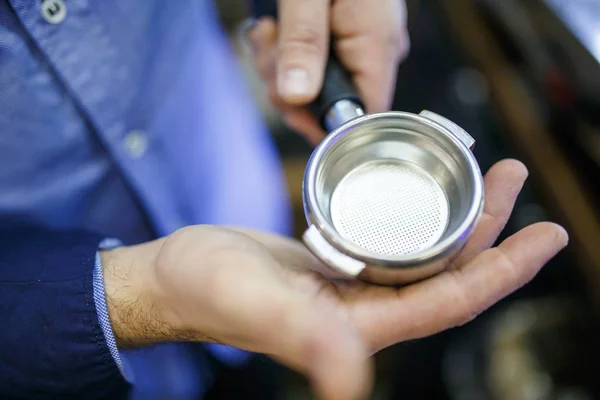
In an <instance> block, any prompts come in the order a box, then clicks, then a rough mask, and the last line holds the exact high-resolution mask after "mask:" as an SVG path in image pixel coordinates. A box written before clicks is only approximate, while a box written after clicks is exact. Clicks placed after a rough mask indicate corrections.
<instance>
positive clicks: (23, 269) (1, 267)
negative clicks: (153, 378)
mask: <svg viewBox="0 0 600 400" xmlns="http://www.w3.org/2000/svg"><path fill="white" fill-rule="evenodd" d="M103 239H104V238H103V237H102V236H101V235H96V234H93V233H90V232H57V231H48V230H44V229H40V228H37V227H31V228H22V227H19V228H18V229H14V228H7V227H5V226H2V225H0V327H1V329H0V397H1V398H14V397H18V398H67V397H69V398H70V397H76V398H86V399H96V398H98V399H103V398H116V399H118V398H122V397H125V396H126V395H127V392H128V391H129V389H130V387H129V385H128V383H127V382H126V380H125V379H123V375H122V374H121V372H120V371H119V367H118V366H117V364H116V362H115V359H114V358H113V356H112V354H111V350H110V349H109V346H108V344H107V341H106V339H105V337H104V332H103V330H102V327H101V325H100V322H99V314H98V311H97V308H96V306H95V304H94V289H93V286H94V285H93V276H94V269H95V268H94V267H95V265H96V263H95V261H96V260H95V257H94V256H95V255H96V254H97V251H98V248H99V247H98V246H99V244H100V243H101V242H102V241H103Z"/></svg>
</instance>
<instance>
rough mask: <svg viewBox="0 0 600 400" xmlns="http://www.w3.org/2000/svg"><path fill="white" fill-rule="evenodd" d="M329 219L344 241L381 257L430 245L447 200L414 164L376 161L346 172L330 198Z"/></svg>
mask: <svg viewBox="0 0 600 400" xmlns="http://www.w3.org/2000/svg"><path fill="white" fill-rule="evenodd" d="M330 209H331V221H332V224H333V226H334V228H335V229H336V230H337V231H338V233H339V234H340V235H341V236H342V237H343V238H345V239H347V240H349V241H352V242H354V243H355V244H356V245H358V246H361V247H362V248H364V249H366V250H369V251H372V252H374V253H380V254H382V255H396V254H409V253H414V252H416V251H419V250H422V249H424V248H427V247H430V246H432V245H434V244H435V243H436V242H437V241H438V240H439V239H440V237H442V235H443V234H444V231H445V230H446V226H447V224H448V200H447V199H446V195H445V194H444V191H443V190H442V188H441V186H440V185H439V184H438V183H437V181H436V180H435V179H434V178H433V177H432V176H431V175H429V174H428V173H427V172H425V171H424V170H423V169H422V168H420V167H419V166H418V165H416V164H413V163H406V162H403V161H397V160H376V161H372V162H368V163H365V164H363V165H360V166H359V167H357V168H355V169H354V170H352V171H350V172H349V173H348V174H347V175H346V176H345V177H344V179H342V181H341V182H340V183H339V184H338V185H337V187H336V188H335V190H334V192H333V195H332V197H331V206H330Z"/></svg>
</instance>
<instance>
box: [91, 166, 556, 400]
mask: <svg viewBox="0 0 600 400" xmlns="http://www.w3.org/2000/svg"><path fill="white" fill-rule="evenodd" d="M526 177H527V170H526V169H525V167H524V166H523V165H522V164H521V163H520V162H518V161H514V160H505V161H502V162H500V163H498V164H496V165H495V166H494V167H492V168H491V169H490V171H489V172H488V173H487V174H486V176H485V197H486V199H487V200H486V204H485V208H484V213H483V216H482V219H481V220H480V223H479V225H478V226H477V228H476V230H475V232H474V234H473V236H472V238H471V239H470V240H469V241H468V243H467V244H466V246H465V248H464V250H463V251H462V253H461V254H460V255H459V256H458V258H457V259H456V261H455V262H454V264H453V265H451V266H450V268H449V269H448V270H447V271H445V272H443V273H441V274H439V275H437V276H435V277H433V278H431V279H428V280H425V281H422V282H419V283H416V284H413V285H409V286H406V287H404V288H401V289H397V288H392V287H381V286H374V285H368V284H365V283H362V282H348V281H344V282H339V281H332V280H329V279H326V277H325V276H323V275H321V274H319V273H316V272H315V271H325V270H326V269H324V266H323V265H322V264H321V263H320V262H319V261H318V260H317V259H316V258H315V257H314V256H313V255H312V254H311V253H310V252H309V251H308V250H307V249H306V248H305V247H304V246H303V245H302V244H301V243H299V242H297V241H295V240H292V239H287V238H283V237H279V236H275V235H270V234H266V233H261V232H256V231H252V230H246V229H236V228H232V229H226V228H218V227H213V226H192V227H188V228H184V229H182V230H180V231H178V232H176V233H174V234H173V235H171V236H169V237H167V238H165V239H160V240H157V241H155V242H150V243H146V244H142V245H139V246H133V247H123V248H118V249H115V250H111V251H107V252H104V253H103V254H102V259H103V267H104V271H105V273H104V274H105V285H106V293H107V298H108V306H109V314H110V318H111V322H112V326H113V330H114V332H115V336H116V338H117V343H118V344H119V345H120V346H139V345H142V344H147V343H156V342H164V341H173V340H195V341H212V342H219V343H224V344H228V345H232V346H235V347H239V348H243V349H246V350H250V351H253V352H260V353H265V354H268V355H271V356H272V357H274V358H276V359H277V360H280V361H282V362H283V363H285V364H286V365H288V366H291V367H292V368H295V369H297V370H298V371H300V372H302V373H305V374H306V375H307V376H308V377H309V378H310V379H311V382H312V384H313V387H314V388H315V391H316V393H317V394H318V396H319V398H321V399H325V400H336V399H339V400H348V399H360V398H365V394H366V393H368V392H369V390H370V387H371V384H372V366H371V365H370V361H369V357H368V356H369V355H371V354H373V353H374V352H377V351H378V350H381V349H383V348H385V347H388V346H391V345H393V344H395V343H398V342H402V341H405V340H409V339H415V338H419V337H423V336H427V335H432V334H435V333H437V332H440V331H442V330H445V329H448V328H451V327H455V326H457V325H462V324H464V323H466V322H468V321H470V320H471V319H473V318H474V317H475V316H477V315H478V314H479V313H481V312H482V311H484V310H486V309H487V308H488V307H490V306H491V305H493V304H494V303H496V302H497V301H499V300H500V299H502V298H503V297H505V296H507V295H508V294H510V293H511V292H513V291H514V290H516V289H518V288H520V287H521V286H523V285H524V284H525V283H527V282H528V281H529V280H531V279H532V278H533V277H534V276H535V275H536V273H537V272H538V271H539V270H540V268H541V267H542V266H543V265H544V264H545V263H546V262H547V261H548V260H549V259H551V258H552V257H553V256H554V255H555V254H556V253H557V252H558V251H560V250H561V249H562V248H563V247H565V246H566V244H567V241H568V237H567V234H566V232H565V231H564V229H562V228H561V227H560V226H557V225H555V224H552V223H546V222H544V223H538V224H535V225H532V226H529V227H527V228H525V229H523V230H521V231H520V232H517V233H516V234H514V235H513V236H511V237H509V238H508V239H506V240H505V241H504V242H502V243H501V244H500V245H499V246H498V247H496V248H490V247H491V246H492V245H493V244H494V242H495V241H496V239H497V238H498V236H499V234H500V233H501V231H502V230H503V228H504V226H505V224H506V222H507V220H508V218H509V216H510V214H511V211H512V208H513V205H514V202H515V199H516V197H517V195H518V193H519V192H520V190H521V187H522V185H523V182H524V181H525V179H526Z"/></svg>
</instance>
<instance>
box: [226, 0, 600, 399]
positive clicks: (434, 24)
mask: <svg viewBox="0 0 600 400" xmlns="http://www.w3.org/2000/svg"><path fill="white" fill-rule="evenodd" d="M218 3H219V7H220V9H221V14H222V18H223V22H224V24H225V26H226V28H227V29H228V30H229V31H230V32H231V34H232V40H233V41H234V43H235V45H236V46H237V48H238V49H239V50H240V60H241V62H242V63H243V65H244V67H245V71H247V76H248V80H249V82H250V84H251V85H252V86H253V88H254V89H255V92H256V98H257V101H259V102H260V104H261V106H262V108H263V111H264V114H265V118H267V120H268V121H269V123H270V125H271V129H272V133H273V136H274V138H275V140H276V142H277V145H278V147H279V149H280V152H281V156H282V158H283V160H284V166H285V170H286V174H287V177H288V182H289V190H290V193H291V196H292V200H293V203H294V210H295V215H296V232H297V233H296V234H297V235H299V234H300V233H301V232H302V230H303V229H304V228H305V221H304V216H303V212H302V204H301V192H300V190H301V186H300V185H301V180H302V173H303V171H304V165H305V163H306V160H307V158H308V156H309V154H310V152H311V148H310V147H309V146H308V145H307V144H306V143H305V142H304V141H303V140H302V139H301V138H299V137H298V136H297V135H295V134H294V133H293V132H290V131H289V130H287V129H286V128H285V127H284V126H283V125H282V123H281V121H280V120H279V118H278V115H277V113H276V112H274V110H272V109H271V108H270V107H269V105H268V103H267V102H266V100H265V96H264V92H263V90H262V89H263V88H262V87H261V85H260V82H258V80H257V78H256V77H255V76H254V75H253V73H252V71H251V68H250V67H249V65H248V63H247V60H246V59H245V55H244V52H243V48H242V45H241V43H240V42H239V41H238V39H237V36H236V32H237V28H238V26H239V24H240V22H241V21H242V20H243V19H244V18H245V17H246V9H245V7H244V0H220V1H218ZM374 3H375V2H374ZM408 10H409V31H410V34H411V42H412V48H411V53H410V56H409V58H408V60H407V61H406V62H404V64H403V65H402V66H401V68H400V71H399V73H398V83H397V90H396V98H395V101H394V109H396V110H403V111H411V112H416V113H418V112H420V111H421V110H423V109H429V110H432V111H434V112H436V113H439V114H441V115H444V116H446V117H448V118H450V119H451V120H454V121H455V122H456V123H458V124H459V125H461V126H462V127H463V128H465V129H466V130H467V131H468V132H469V133H470V134H471V135H472V136H473V137H475V139H476V140H477V145H476V148H475V154H476V156H477V158H478V160H479V162H480V165H481V167H482V170H484V171H485V170H487V169H488V168H489V167H490V166H491V165H492V164H494V163H495V162H497V161H499V160H501V159H503V158H506V157H514V158H518V159H520V160H522V161H523V162H525V164H526V165H527V166H528V168H529V170H530V178H529V180H528V182H527V184H526V186H525V188H524V190H523V192H522V194H521V195H520V197H519V200H518V203H517V205H516V208H515V211H514V214H513V216H512V219H511V221H510V222H509V224H508V226H507V227H506V229H505V232H504V234H503V236H502V238H504V237H506V236H508V235H510V234H512V233H514V232H515V231H517V230H519V229H520V228H522V227H524V226H526V225H529V224H531V223H534V222H538V221H542V220H553V221H556V222H559V223H561V224H563V225H564V226H565V227H566V228H567V229H568V230H569V232H570V235H571V242H570V244H569V247H568V248H567V249H566V250H565V251H564V252H562V253H561V254H560V255H559V256H558V257H557V258H555V259H554V260H552V261H551V262H550V263H549V264H548V265H547V267H546V268H545V269H544V270H543V272H542V273H541V274H540V275H539V276H538V277H537V278H536V279H535V280H534V281H533V282H532V283H531V284H530V285H528V286H526V287H525V288H524V289H522V290H520V291H519V292H517V293H515V294H514V295H512V296H511V297H509V298H508V299H506V300H504V301H502V302H501V303H500V304H498V305H497V306H495V307H494V308H493V309H492V310H490V311H488V312H487V313H484V314H483V315H482V316H480V317H479V318H478V319H476V320H475V321H473V322H472V323H470V324H468V325H467V326H464V327H461V328H456V329H453V330H450V331H448V332H444V333H442V334H439V335H436V336H434V337H430V338H426V339H422V340H418V341H413V342H410V343H404V344H401V345H398V346H396V347H394V348H391V349H388V350H386V351H384V352H382V353H381V354H379V355H378V356H377V362H378V364H377V365H378V369H377V391H376V393H375V395H374V396H373V398H375V399H425V398H433V399H452V400H470V399H484V400H485V399H491V400H521V399H522V400H529V399H531V400H546V399H547V400H551V399H552V400H554V399H556V400H559V399H560V400H584V399H600V379H598V376H599V375H598V372H596V371H597V370H598V367H599V365H598V364H599V361H598V360H600V358H599V356H600V335H598V332H599V329H598V328H599V325H598V321H599V320H600V319H599V318H598V316H599V314H598V309H599V308H598V305H599V304H600V290H599V289H600V215H599V209H600V207H598V205H599V204H600V179H599V173H600V1H598V0H408ZM502 238H501V239H502ZM283 374H284V377H283V379H285V383H286V397H285V398H286V399H301V398H302V399H306V398H311V395H310V394H309V392H308V389H307V387H306V383H305V381H304V380H303V379H302V378H301V377H299V376H298V375H296V374H294V373H292V372H288V371H284V373H283Z"/></svg>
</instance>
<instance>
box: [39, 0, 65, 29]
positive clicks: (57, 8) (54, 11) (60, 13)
mask: <svg viewBox="0 0 600 400" xmlns="http://www.w3.org/2000/svg"><path fill="white" fill-rule="evenodd" d="M66 16H67V6H66V5H65V3H64V2H63V1H62V0H44V1H43V2H42V17H44V19H45V20H46V22H49V23H51V24H60V23H61V22H63V21H64V20H65V18H66Z"/></svg>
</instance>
